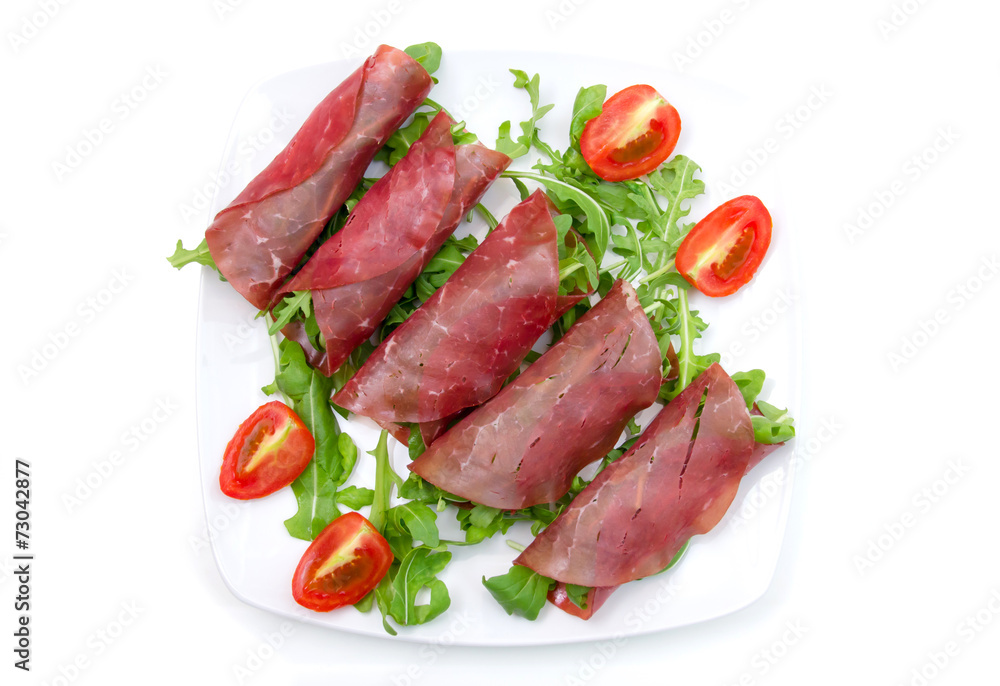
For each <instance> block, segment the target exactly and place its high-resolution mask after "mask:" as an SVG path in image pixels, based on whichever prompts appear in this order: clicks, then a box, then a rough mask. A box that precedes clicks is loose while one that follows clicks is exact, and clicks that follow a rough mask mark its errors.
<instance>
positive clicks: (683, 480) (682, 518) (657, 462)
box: [514, 364, 754, 586]
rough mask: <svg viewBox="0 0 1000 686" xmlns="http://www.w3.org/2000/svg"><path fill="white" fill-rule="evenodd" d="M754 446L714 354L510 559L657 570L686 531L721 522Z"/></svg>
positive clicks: (537, 564)
mask: <svg viewBox="0 0 1000 686" xmlns="http://www.w3.org/2000/svg"><path fill="white" fill-rule="evenodd" d="M702 405H703V407H702ZM700 408H701V410H700V414H699V409H700ZM753 451H754V437H753V427H752V425H751V422H750V414H749V412H747V408H746V404H745V403H744V401H743V397H742V395H741V394H740V391H739V389H738V388H737V386H736V384H735V383H734V382H733V381H732V379H730V378H729V376H728V375H727V374H726V373H725V372H724V371H723V370H722V367H720V366H719V365H717V364H714V365H712V366H711V367H709V368H708V369H707V370H705V371H704V372H703V373H702V374H701V375H700V376H699V377H698V378H697V379H695V380H694V381H693V382H692V383H691V385H690V386H688V387H687V388H686V389H685V390H684V392H683V393H681V394H680V395H679V396H677V397H676V398H675V399H674V400H673V401H671V402H670V404H669V405H667V407H666V408H664V409H663V411H662V412H660V414H659V415H657V417H656V418H655V419H654V420H653V421H652V422H651V423H650V425H649V426H648V427H647V428H646V430H645V431H644V432H643V434H642V436H641V437H640V438H639V440H638V441H637V442H636V444H635V445H634V446H633V447H632V449H631V450H629V451H628V452H627V453H625V455H623V456H622V457H621V458H619V459H618V460H616V461H615V462H612V463H611V464H610V465H608V467H607V468H606V469H605V470H604V471H602V472H601V473H600V474H598V475H597V476H596V477H595V478H594V480H593V481H592V482H591V483H590V485H589V486H587V488H585V489H584V490H583V491H581V492H580V494H579V495H577V497H576V498H574V499H573V502H572V503H570V505H569V507H567V508H566V509H565V510H564V511H563V512H562V514H560V515H559V517H557V518H556V520H555V521H554V522H552V524H551V525H549V527H548V528H546V529H545V530H544V531H542V533H541V534H539V536H538V537H537V538H535V540H534V541H533V542H532V543H531V545H529V546H528V547H527V548H526V549H525V550H524V552H522V553H521V555H520V556H518V558H517V559H516V560H515V561H514V562H515V564H520V565H524V566H526V567H529V568H531V569H533V570H534V571H536V572H538V573H539V574H542V575H543V576H547V577H549V578H552V579H556V580H557V581H561V582H564V583H571V584H579V585H583V586H616V585H620V584H623V583H625V582H628V581H633V580H635V579H639V578H642V577H645V576H649V575H651V574H655V573H657V572H659V571H660V570H662V569H663V568H664V567H666V566H667V564H669V563H670V561H671V559H673V557H674V555H675V554H676V553H677V551H678V550H679V549H680V547H681V546H682V545H684V542H685V541H687V540H688V539H689V538H691V536H693V535H695V534H703V533H706V532H707V531H709V530H711V529H712V528H713V527H714V526H715V525H716V524H717V523H718V522H719V520H720V519H721V518H722V516H723V515H724V514H725V513H726V510H728V509H729V505H730V504H731V503H732V501H733V498H734V497H735V496H736V491H737V489H738V488H739V485H740V480H741V479H742V478H743V475H744V474H745V473H746V471H747V467H748V464H749V461H750V459H751V455H752V454H753Z"/></svg>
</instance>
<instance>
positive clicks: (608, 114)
mask: <svg viewBox="0 0 1000 686" xmlns="http://www.w3.org/2000/svg"><path fill="white" fill-rule="evenodd" d="M680 132H681V119H680V116H679V115H678V114H677V110H676V109H674V107H673V106H672V105H671V104H670V103H669V102H667V101H666V100H665V99H664V98H663V96H662V95H660V94H659V93H657V92H656V89H654V88H653V87H652V86H647V85H645V84H638V85H635V86H629V87H628V88H625V89H624V90H621V91H619V92H617V93H615V94H614V95H612V96H611V97H610V98H608V99H607V101H606V102H605V103H604V106H603V108H602V110H601V113H600V114H599V115H598V116H596V117H594V118H593V119H591V120H590V121H588V122H587V124H586V126H584V129H583V133H582V135H581V136H580V152H581V153H583V157H584V159H585V160H586V161H587V164H589V165H590V168H591V169H593V170H594V173H595V174H597V175H598V176H599V177H601V178H602V179H605V180H606V181H624V180H626V179H635V178H638V177H640V176H642V175H643V174H646V173H648V172H651V171H653V170H654V169H656V168H657V167H658V166H660V164H661V163H662V162H663V161H664V160H666V159H667V158H668V157H669V156H670V153H672V152H673V151H674V147H675V146H676V145H677V139H678V137H679V136H680Z"/></svg>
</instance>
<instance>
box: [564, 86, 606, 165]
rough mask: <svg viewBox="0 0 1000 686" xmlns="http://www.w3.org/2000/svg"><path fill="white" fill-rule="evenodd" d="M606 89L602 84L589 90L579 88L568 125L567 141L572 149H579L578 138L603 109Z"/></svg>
mask: <svg viewBox="0 0 1000 686" xmlns="http://www.w3.org/2000/svg"><path fill="white" fill-rule="evenodd" d="M607 93H608V88H607V86H605V85H604V84H603V83H599V84H597V85H596V86H591V87H590V88H581V89H580V90H579V91H578V92H577V94H576V100H575V101H574V102H573V119H572V120H570V124H569V141H570V145H571V146H572V147H573V148H577V149H579V147H580V136H581V134H583V128H584V127H585V126H586V125H587V122H588V121H590V120H591V119H593V118H594V117H596V116H598V115H600V113H601V111H602V110H603V109H604V99H605V96H606V95H607Z"/></svg>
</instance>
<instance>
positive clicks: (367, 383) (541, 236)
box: [333, 191, 582, 443]
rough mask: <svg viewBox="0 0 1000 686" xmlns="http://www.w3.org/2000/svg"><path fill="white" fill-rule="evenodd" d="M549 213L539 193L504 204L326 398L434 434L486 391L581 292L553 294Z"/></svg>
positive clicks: (555, 260) (555, 259)
mask: <svg viewBox="0 0 1000 686" xmlns="http://www.w3.org/2000/svg"><path fill="white" fill-rule="evenodd" d="M555 214H556V213H555V210H554V208H553V207H552V205H551V203H550V202H549V200H548V198H547V197H546V195H545V194H544V193H543V192H541V191H535V193H533V194H532V195H531V197H530V198H528V199H527V200H525V201H524V202H522V203H520V204H519V205H517V206H516V207H515V208H514V209H512V210H511V211H510V213H509V214H508V215H507V216H506V217H505V218H504V220H503V221H502V222H501V223H500V225H499V226H498V227H497V228H496V229H494V230H493V231H492V232H491V233H490V234H489V235H488V236H487V237H486V238H485V240H483V242H482V244H481V245H480V246H479V247H478V248H476V250H475V251H473V253H472V254H471V255H469V257H468V259H466V261H465V262H464V263H463V264H462V266H460V267H459V268H458V269H457V270H456V271H455V273H454V274H453V275H452V276H451V278H450V279H448V281H447V282H445V284H444V285H443V286H442V287H441V288H439V289H438V290H437V291H436V292H435V293H434V295H433V296H431V298H430V299H429V300H428V301H427V302H426V303H424V304H423V305H421V306H420V308H419V309H418V310H417V311H416V312H414V313H413V314H412V315H411V316H410V317H409V319H407V320H406V321H405V322H403V323H402V324H401V325H400V326H399V327H398V328H397V329H396V330H395V331H393V333H392V335H391V336H389V338H388V339H387V340H386V341H385V342H384V343H383V344H382V345H381V346H379V348H378V349H377V350H375V352H374V353H372V355H371V356H370V357H369V358H368V361H367V362H365V364H364V366H363V367H361V369H360V370H358V372H357V374H355V375H354V377H353V378H352V379H351V380H350V381H349V382H348V383H347V385H346V386H344V388H343V390H341V391H340V392H339V393H338V394H337V395H335V396H334V398H333V402H334V403H335V404H337V405H340V406H341V407H344V408H346V409H348V410H351V411H352V412H354V413H356V414H359V415H363V416H366V417H370V418H371V419H373V420H375V421H376V422H378V423H379V424H381V425H383V426H390V427H392V425H397V426H395V427H393V428H396V429H401V428H402V427H399V426H398V424H400V423H403V422H406V423H420V424H427V423H433V424H434V425H433V427H429V428H430V429H431V430H430V432H429V436H428V437H430V436H434V437H436V436H435V434H436V433H438V431H437V430H439V429H442V428H443V427H442V426H441V425H442V422H441V421H440V420H444V419H447V418H449V417H451V416H453V415H455V414H456V413H458V412H460V411H461V410H464V409H466V408H469V407H474V406H476V405H480V404H482V403H484V402H486V401H487V400H489V399H490V398H491V397H493V396H494V395H495V394H496V393H497V391H499V390H500V386H501V385H502V384H503V382H504V381H505V380H506V379H507V377H509V376H510V375H511V374H512V373H513V372H514V371H515V370H516V369H517V368H518V367H519V366H520V364H521V361H522V360H523V359H524V357H525V356H526V355H527V354H528V352H529V351H530V350H531V346H532V345H534V343H535V341H537V340H538V338H539V336H541V335H542V333H544V332H545V331H546V330H547V329H548V328H549V327H550V326H552V325H553V324H554V323H555V322H556V320H557V319H558V318H559V317H560V316H561V315H562V313H563V312H564V310H565V309H566V308H567V307H568V306H570V305H572V304H575V303H576V302H577V301H579V299H580V298H581V297H582V296H575V297H560V296H559V295H558V293H559V248H558V245H557V239H558V236H557V232H556V226H555V224H554V223H553V222H552V217H553V216H554V215H555ZM394 433H398V431H394ZM405 433H407V434H408V433H409V431H408V430H405ZM404 438H405V437H404ZM429 442H430V441H428V443H429Z"/></svg>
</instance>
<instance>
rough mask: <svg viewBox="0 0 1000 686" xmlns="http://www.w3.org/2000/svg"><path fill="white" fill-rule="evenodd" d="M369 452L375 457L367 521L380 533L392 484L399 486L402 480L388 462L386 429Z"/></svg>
mask: <svg viewBox="0 0 1000 686" xmlns="http://www.w3.org/2000/svg"><path fill="white" fill-rule="evenodd" d="M369 454H370V455H372V456H373V457H374V458H375V489H374V491H375V496H374V498H373V500H372V509H371V512H370V513H369V514H368V521H369V522H371V523H372V526H373V527H375V529H376V530H377V531H378V532H379V533H382V532H383V531H384V530H385V513H386V511H387V510H388V509H389V501H390V499H391V498H392V486H393V484H396V488H399V484H400V483H401V481H402V480H401V479H400V478H399V477H398V476H397V475H396V473H395V472H393V470H392V466H391V465H390V464H389V432H388V431H385V430H383V431H382V433H381V434H379V437H378V445H377V446H375V450H373V451H372V452H371V453H369ZM392 477H395V478H392Z"/></svg>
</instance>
